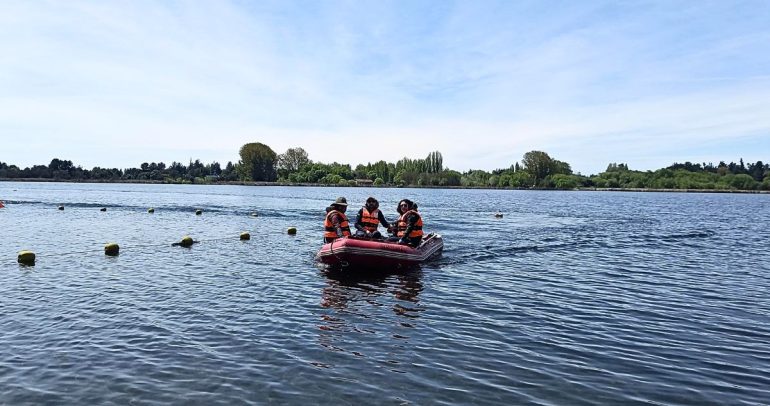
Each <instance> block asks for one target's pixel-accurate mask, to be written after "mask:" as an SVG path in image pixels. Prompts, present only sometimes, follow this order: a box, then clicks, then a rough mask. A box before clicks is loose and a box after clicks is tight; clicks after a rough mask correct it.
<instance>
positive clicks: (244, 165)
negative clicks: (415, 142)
mask: <svg viewBox="0 0 770 406" xmlns="http://www.w3.org/2000/svg"><path fill="white" fill-rule="evenodd" d="M239 156H240V160H239V161H238V162H236V163H233V162H228V163H227V164H225V165H221V164H220V163H219V162H211V163H208V164H204V163H202V162H201V161H200V160H198V159H196V160H194V161H193V160H192V159H191V160H190V161H189V163H188V164H183V163H180V162H172V163H171V164H170V165H166V164H165V163H163V162H157V163H156V162H151V163H147V162H145V163H142V164H141V165H139V167H138V168H123V169H119V168H101V167H94V168H92V169H90V170H89V169H84V168H82V167H81V166H79V165H75V164H74V163H73V162H72V161H70V160H66V159H59V158H54V159H52V160H51V162H50V163H49V164H48V165H34V166H32V167H28V168H24V169H21V168H19V167H18V166H16V165H12V164H6V163H5V162H0V179H4V180H53V181H94V182H148V183H149V182H163V183H201V184H211V183H232V182H259V183H262V184H265V183H267V184H270V183H275V184H299V185H306V184H310V185H335V186H390V187H407V186H411V187H469V188H471V187H478V188H507V189H579V188H599V189H642V190H644V189H660V190H671V189H674V190H676V189H680V190H704V191H706V190H720V191H733V190H739V191H753V190H770V165H768V164H765V163H763V162H762V161H757V162H756V163H749V164H745V163H744V162H743V159H740V160H739V162H738V163H735V162H730V163H725V162H724V161H721V162H719V163H718V164H716V165H715V164H713V163H708V164H707V163H705V162H704V163H691V162H685V163H674V164H672V165H671V166H669V167H666V168H661V169H658V170H655V171H649V170H648V171H636V170H632V169H630V168H629V167H628V165H627V164H624V163H610V164H609V165H608V166H607V169H606V170H605V171H604V172H601V173H599V174H597V175H589V176H586V175H582V174H580V173H573V172H572V169H571V167H570V164H569V163H567V162H563V161H559V160H557V159H554V158H552V157H551V156H549V155H548V154H547V153H546V152H543V151H530V152H527V153H525V154H524V156H523V157H522V160H521V161H520V162H514V163H513V164H512V165H511V166H510V167H508V168H504V169H496V170H493V171H485V170H480V169H476V170H469V171H466V172H459V171H455V170H452V169H449V168H445V167H444V163H443V158H442V156H441V152H439V151H435V152H431V153H429V154H428V156H426V157H425V158H416V159H412V158H402V159H400V160H399V161H397V162H386V161H377V162H373V163H372V162H369V163H367V164H365V165H364V164H360V165H358V166H356V167H355V168H353V167H351V166H350V165H348V164H340V163H337V162H332V163H322V162H314V161H312V160H311V159H310V158H309V157H308V154H307V152H306V151H305V150H304V149H302V148H300V147H296V148H289V149H288V150H286V151H285V152H284V153H282V154H277V153H275V151H273V149H272V148H270V147H269V146H267V145H265V144H262V143H258V142H255V143H248V144H245V145H243V146H242V147H241V149H240V151H239Z"/></svg>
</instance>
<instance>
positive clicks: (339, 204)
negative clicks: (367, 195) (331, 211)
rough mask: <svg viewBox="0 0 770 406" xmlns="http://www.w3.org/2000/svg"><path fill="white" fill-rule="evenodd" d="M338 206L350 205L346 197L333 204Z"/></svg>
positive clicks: (339, 198)
mask: <svg viewBox="0 0 770 406" xmlns="http://www.w3.org/2000/svg"><path fill="white" fill-rule="evenodd" d="M332 204H334V205H337V206H347V205H348V199H345V198H344V197H338V198H337V200H335V201H334V203H332Z"/></svg>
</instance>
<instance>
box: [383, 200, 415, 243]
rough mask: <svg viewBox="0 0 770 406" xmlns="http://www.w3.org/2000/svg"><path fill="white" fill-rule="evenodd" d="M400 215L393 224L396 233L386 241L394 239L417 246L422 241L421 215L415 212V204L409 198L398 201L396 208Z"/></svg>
mask: <svg viewBox="0 0 770 406" xmlns="http://www.w3.org/2000/svg"><path fill="white" fill-rule="evenodd" d="M396 211H398V214H400V215H401V217H399V219H398V221H397V222H396V224H395V229H394V231H395V232H396V235H395V236H394V237H390V238H389V239H388V241H396V242H398V243H399V244H407V245H409V246H411V247H417V246H418V245H420V243H421V242H422V234H423V233H422V216H420V213H418V212H417V204H416V203H414V202H412V201H411V200H409V199H404V200H401V201H400V202H398V207H397V208H396Z"/></svg>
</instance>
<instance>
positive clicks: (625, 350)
mask: <svg viewBox="0 0 770 406" xmlns="http://www.w3.org/2000/svg"><path fill="white" fill-rule="evenodd" d="M369 195H371V196H374V197H376V198H378V199H379V200H380V203H381V209H382V210H383V211H384V213H385V214H386V216H387V217H388V218H389V219H394V218H395V206H396V203H397V202H398V200H400V199H401V198H410V199H412V200H415V201H416V202H417V203H418V204H419V206H420V211H421V212H422V214H423V217H424V221H425V229H426V231H435V232H438V233H440V234H442V235H443V237H444V243H445V247H444V253H443V256H442V257H441V258H440V259H438V260H437V261H434V262H431V263H429V264H425V265H423V266H422V267H420V268H417V269H410V270H402V271H399V272H392V273H384V274H382V273H380V274H369V275H367V274H365V273H361V272H357V273H355V274H353V275H350V274H348V275H339V274H329V273H326V272H324V271H323V270H322V269H319V268H318V267H317V266H316V265H315V264H314V261H313V258H314V255H315V253H316V252H317V250H318V249H319V248H320V246H321V240H322V238H321V234H322V228H323V227H322V223H323V216H324V208H325V207H326V206H328V205H329V204H330V203H331V202H333V201H334V199H335V198H336V197H337V196H345V197H347V200H348V202H349V204H350V207H349V209H348V214H349V215H350V216H351V217H354V216H355V212H356V211H357V210H358V208H360V206H361V205H363V203H364V201H365V199H366V197H367V196H369ZM0 200H4V201H6V207H5V208H3V209H0V230H2V231H0V233H2V234H1V235H2V239H0V275H2V281H1V282H0V312H1V313H0V403H2V404H9V405H19V404H35V405H38V404H62V403H68V404H119V405H125V404H169V403H174V404H207V405H210V404H222V405H235V404H269V403H275V404H330V405H332V404H333V405H340V404H361V403H366V404H412V405H427V404H445V405H458V404H484V405H491V404H500V405H510V404H541V405H549V404H554V405H562V404H569V405H591V404H624V405H632V404H650V403H653V404H692V405H703V404H766V403H768V402H770V295H768V292H770V270H769V268H770V254H768V251H770V249H769V248H770V246H769V245H768V242H769V241H770V221H768V219H769V218H770V195H746V194H691V193H687V194H685V193H623V192H558V191H512V190H443V189H379V188H338V187H328V188H324V187H319V188H315V187H248V186H198V185H139V184H78V183H71V184H66V183H19V182H0ZM60 204H62V205H64V210H58V209H57V206H59V205H60ZM102 207H104V208H106V209H107V210H106V211H104V212H102V211H100V208H102ZM150 207H153V208H155V212H154V213H153V214H150V213H148V211H147V209H148V208H150ZM196 209H202V210H203V213H202V214H201V215H195V210H196ZM497 211H500V212H502V213H503V214H504V217H503V218H495V217H494V213H495V212H497ZM252 213H256V216H253V215H252ZM288 227H297V230H298V232H297V235H288V234H287V232H286V230H287V228H288ZM242 231H248V232H250V233H251V236H252V238H251V240H249V241H240V240H239V238H238V236H239V234H240V233H241V232H242ZM185 235H189V236H191V237H193V238H194V239H195V240H198V241H199V243H197V244H195V245H193V246H192V247H191V248H182V247H178V246H172V243H174V242H177V241H179V240H180V239H181V238H182V237H183V236H185ZM108 242H116V243H118V244H120V247H121V248H120V255H119V256H116V257H108V256H105V255H104V252H103V247H104V244H105V243H108ZM20 250H32V251H34V252H35V253H36V254H37V263H36V265H35V266H34V267H28V266H23V265H19V264H17V262H16V256H17V253H18V251H20Z"/></svg>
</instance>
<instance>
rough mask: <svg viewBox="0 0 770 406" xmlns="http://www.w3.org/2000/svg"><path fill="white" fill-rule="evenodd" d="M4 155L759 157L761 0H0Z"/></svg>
mask: <svg viewBox="0 0 770 406" xmlns="http://www.w3.org/2000/svg"><path fill="white" fill-rule="evenodd" d="M0 10H1V11H0V58H2V60H1V61H0V161H4V162H6V163H13V164H17V165H19V166H22V167H24V166H30V165H33V164H47V163H48V162H50V160H51V159H52V158H54V157H56V158H61V159H70V160H72V161H73V162H74V163H75V164H78V165H82V166H83V167H85V168H89V169H90V168H92V167H94V166H101V167H119V168H123V167H137V166H139V164H141V163H142V162H160V161H163V162H166V163H167V164H168V163H170V162H171V161H180V162H185V163H186V162H187V161H188V160H189V159H190V158H192V159H201V160H202V161H203V162H207V163H208V162H211V161H218V162H220V163H223V164H224V163H226V162H228V161H233V162H235V161H237V160H238V149H239V148H240V146H241V145H243V144H244V143H247V142H262V143H265V144H267V145H269V146H271V147H272V148H273V149H274V150H275V151H276V152H277V153H282V152H284V151H285V150H286V149H287V148H290V147H296V146H301V147H303V148H304V149H305V150H306V151H307V152H308V153H309V155H310V158H311V159H313V160H316V161H321V162H332V161H338V162H342V163H350V164H351V165H353V166H355V165H356V164H358V163H366V162H368V161H376V160H379V159H385V160H388V161H396V160H398V159H399V158H402V157H404V156H407V157H410V158H422V157H424V156H426V155H427V154H428V153H429V152H431V151H434V150H438V151H441V153H442V154H443V156H444V164H445V165H446V166H448V167H450V168H452V169H457V170H461V171H465V170H468V169H486V170H491V169H495V168H504V167H508V166H510V165H511V164H512V163H514V162H516V161H520V160H521V158H522V155H523V154H524V153H525V152H527V151H531V150H542V151H546V152H548V153H549V154H550V155H551V156H552V157H554V158H556V159H560V160H562V161H566V162H569V163H570V164H571V165H572V167H573V170H575V171H579V172H582V173H584V174H591V173H598V172H601V171H602V170H604V168H606V166H607V164H608V163H610V162H625V163H628V165H629V166H630V167H631V169H642V170H646V169H657V168H660V167H664V166H667V165H669V164H671V163H672V162H674V161H678V162H683V161H687V160H689V161H693V162H714V163H717V162H718V161H719V160H726V161H731V160H734V161H736V162H737V160H738V159H739V158H743V159H744V160H745V161H747V162H754V161H757V160H763V161H765V162H767V161H770V1H766V0H760V1H745V2H740V1H733V2H731V1H686V2H684V1H682V2H679V1H608V2H598V1H594V2H589V1H564V2H561V1H512V0H510V1H500V2H495V1H460V2H450V1H402V2H395V1H394V2H391V1H372V2H367V1H297V2H289V1H275V2H262V1H260V2H252V1H227V0H216V1H210V2H209V1H201V0H198V1H189V2H186V1H141V0H131V1H86V2H80V1H70V0H68V1H50V2H47V1H37V0H29V1H27V0H24V1H22V0H19V1H5V0H0Z"/></svg>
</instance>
